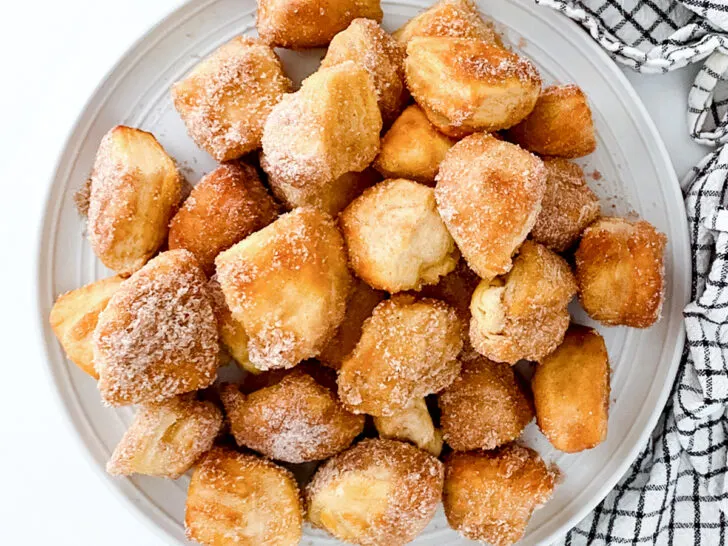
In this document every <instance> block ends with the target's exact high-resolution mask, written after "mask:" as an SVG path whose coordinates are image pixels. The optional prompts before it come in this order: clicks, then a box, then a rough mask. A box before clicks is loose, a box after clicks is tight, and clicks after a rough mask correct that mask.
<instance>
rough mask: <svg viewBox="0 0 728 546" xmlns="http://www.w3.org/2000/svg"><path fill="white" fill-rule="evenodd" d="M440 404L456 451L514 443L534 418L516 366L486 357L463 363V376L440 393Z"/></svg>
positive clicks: (447, 438) (446, 431)
mask: <svg viewBox="0 0 728 546" xmlns="http://www.w3.org/2000/svg"><path fill="white" fill-rule="evenodd" d="M437 403H438V406H439V407H440V425H441V426H442V432H443V437H444V440H445V441H446V442H447V444H448V445H449V446H450V447H452V448H453V449H454V450H456V451H469V450H472V449H494V448H496V447H498V446H501V445H503V444H506V443H508V442H511V441H513V440H515V439H517V438H518V437H519V436H520V435H521V432H522V431H523V429H524V428H525V427H526V425H527V424H528V423H530V422H531V419H533V408H532V407H531V404H530V403H529V401H528V399H527V398H526V394H525V393H524V392H523V389H522V388H521V386H520V385H519V384H518V382H517V380H516V376H515V374H514V373H513V369H512V368H511V367H510V366H509V365H508V364H505V363H499V362H493V361H491V360H488V359H487V358H483V357H480V358H475V359H470V360H468V361H466V362H463V368H462V373H461V374H460V377H458V378H457V379H456V380H455V381H454V382H453V384H452V385H450V386H449V387H448V388H447V389H445V390H444V391H442V392H441V393H440V394H439V395H438V398H437Z"/></svg>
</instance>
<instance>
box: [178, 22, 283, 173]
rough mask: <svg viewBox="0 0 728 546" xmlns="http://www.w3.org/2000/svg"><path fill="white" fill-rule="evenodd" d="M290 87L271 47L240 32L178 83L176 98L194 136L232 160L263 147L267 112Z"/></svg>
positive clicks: (207, 148) (216, 155)
mask: <svg viewBox="0 0 728 546" xmlns="http://www.w3.org/2000/svg"><path fill="white" fill-rule="evenodd" d="M290 88H291V82H290V80H289V79H288V78H287V77H286V76H285V75H284V74H283V67H282V66H281V62H280V59H279V58H278V56H277V55H276V54H275V52H274V51H273V50H272V49H271V48H270V47H268V46H267V45H266V44H264V43H263V42H261V41H260V40H258V39H257V38H251V37H249V36H237V37H235V38H233V39H232V40H230V41H229V42H228V43H226V44H224V45H223V46H221V47H220V48H218V49H217V50H215V51H214V52H213V53H212V55H210V56H209V57H207V58H206V59H205V60H203V61H202V62H201V63H199V64H198V65H197V66H196V67H195V68H194V69H193V70H192V72H190V73H189V74H188V75H187V76H185V78H184V79H182V80H180V81H179V82H177V83H175V84H174V85H173V86H172V99H173V100H174V107H175V108H176V109H177V111H178V112H179V114H180V116H181V117H182V121H184V122H185V125H186V126H187V132H188V133H189V135H190V137H191V138H192V140H194V141H195V143H196V144H197V145H198V146H199V147H200V148H202V149H203V150H205V151H206V152H207V153H209V154H210V155H211V156H212V157H214V158H215V159H217V160H218V161H230V160H231V159H236V158H238V157H241V156H242V155H244V154H247V153H249V152H252V151H253V150H256V149H257V148H259V147H260V139H261V137H262V135H263V124H264V123H265V120H266V118H267V117H268V114H269V113H270V111H271V109H272V108H273V106H275V104H277V103H278V101H280V100H281V97H282V96H283V95H284V94H285V93H288V92H289V91H290Z"/></svg>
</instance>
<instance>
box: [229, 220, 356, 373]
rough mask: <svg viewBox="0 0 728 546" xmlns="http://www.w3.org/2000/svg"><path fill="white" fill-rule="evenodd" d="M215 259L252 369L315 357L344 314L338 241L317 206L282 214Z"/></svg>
mask: <svg viewBox="0 0 728 546" xmlns="http://www.w3.org/2000/svg"><path fill="white" fill-rule="evenodd" d="M215 264H216V266H217V277H218V281H219V282H220V285H221V286H222V291H223V293H224V294H225V301H226V302H227V305H228V307H229V308H230V311H231V312H232V316H233V318H234V319H235V320H237V321H238V322H240V323H241V324H242V325H243V328H244V329H245V333H246V334H247V335H248V337H249V341H248V353H249V354H248V358H249V360H250V362H251V364H252V365H253V366H254V367H256V368H257V369H258V370H261V371H265V370H270V369H276V368H291V367H293V366H295V365H296V364H298V363H299V362H301V361H302V360H305V359H307V358H312V357H315V356H316V355H317V354H318V353H319V352H320V351H321V350H322V349H323V347H324V346H325V344H326V342H327V341H328V340H329V338H330V337H331V336H332V335H333V334H334V333H335V332H336V329H337V328H338V327H339V325H340V324H341V322H342V321H343V320H344V313H345V310H346V300H347V298H348V296H349V290H350V288H351V275H350V273H349V270H348V267H347V265H346V252H345V250H344V242H343V240H342V238H341V235H340V234H339V231H338V230H337V229H336V226H335V225H334V222H333V220H332V219H331V217H330V216H328V215H327V214H325V213H323V212H321V211H319V210H316V209H313V208H308V207H301V208H297V209H295V210H293V211H292V212H289V213H287V214H284V215H282V216H281V217H279V218H278V219H277V220H276V221H275V222H273V223H272V224H270V225H269V226H267V227H265V228H263V229H262V230H260V231H257V232H255V233H253V234H252V235H250V236H248V237H247V238H245V239H243V240H242V241H240V242H239V243H237V244H236V245H234V246H233V247H232V248H230V249H228V250H226V251H225V252H223V253H222V254H220V255H219V256H218V257H217V259H216V260H215Z"/></svg>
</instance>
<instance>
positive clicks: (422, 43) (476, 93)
mask: <svg viewBox="0 0 728 546" xmlns="http://www.w3.org/2000/svg"><path fill="white" fill-rule="evenodd" d="M405 72H406V76H407V87H408V89H409V90H410V93H412V96H413V97H414V99H415V101H417V104H419V105H420V106H421V107H422V109H423V110H424V111H425V114H427V117H428V119H429V120H430V122H431V123H432V124H433V125H434V126H435V127H437V128H438V129H439V130H440V131H442V132H443V133H445V134H446V135H449V136H452V137H463V136H465V135H469V134H471V133H475V132H479V131H498V130H500V129H507V128H509V127H513V126H514V125H516V124H517V123H518V122H519V121H521V120H522V119H524V118H525V117H526V116H527V115H528V114H529V113H530V112H531V110H533V107H534V105H535V104H536V100H537V99H538V95H539V91H540V90H541V77H540V76H539V74H538V71H537V70H536V68H535V67H534V66H533V64H531V62H530V61H528V60H527V59H525V58H523V57H519V56H518V55H516V54H515V53H512V52H510V51H508V50H506V49H503V48H502V47H499V46H496V45H493V44H488V43H485V42H481V41H477V40H470V39H464V38H450V37H426V38H413V39H412V40H410V42H409V43H408V44H407V59H406V61H405Z"/></svg>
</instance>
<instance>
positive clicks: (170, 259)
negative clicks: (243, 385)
mask: <svg viewBox="0 0 728 546" xmlns="http://www.w3.org/2000/svg"><path fill="white" fill-rule="evenodd" d="M219 351H220V346H219V344H218V338H217V324H216V321H215V316H214V314H213V310H212V301H211V298H210V294H209V292H208V288H207V279H206V278H205V274H204V273H203V272H202V270H201V269H200V267H199V266H198V265H197V261H196V260H195V257H194V256H193V255H192V254H191V253H190V252H188V251H186V250H170V251H168V252H163V253H162V254H160V255H159V256H157V257H156V258H154V259H153V260H151V261H150V262H149V263H148V264H147V265H145V266H144V267H143V268H142V269H140V270H139V271H137V272H136V273H135V274H134V275H132V276H131V277H130V278H129V279H127V280H126V281H124V283H123V284H122V285H121V287H120V288H119V289H118V290H117V291H116V293H115V294H114V295H113V296H112V297H111V300H110V301H109V303H108V305H107V306H106V309H104V310H103V312H102V313H101V316H100V317H99V321H98V324H97V325H96V330H95V331H94V364H95V367H96V371H97V372H98V374H99V383H98V387H99V391H100V392H101V397H102V399H103V400H104V402H105V403H106V404H109V405H112V406H123V405H126V404H137V403H142V402H154V401H162V400H164V399H166V398H171V397H172V396H175V395H177V394H183V393H185V392H191V391H196V390H198V389H202V388H205V387H207V386H209V385H210V384H212V382H213V381H214V380H215V377H216V375H217V367H218V364H219V362H218V353H219Z"/></svg>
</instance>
